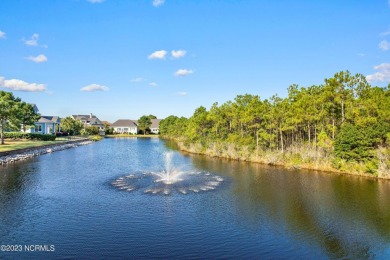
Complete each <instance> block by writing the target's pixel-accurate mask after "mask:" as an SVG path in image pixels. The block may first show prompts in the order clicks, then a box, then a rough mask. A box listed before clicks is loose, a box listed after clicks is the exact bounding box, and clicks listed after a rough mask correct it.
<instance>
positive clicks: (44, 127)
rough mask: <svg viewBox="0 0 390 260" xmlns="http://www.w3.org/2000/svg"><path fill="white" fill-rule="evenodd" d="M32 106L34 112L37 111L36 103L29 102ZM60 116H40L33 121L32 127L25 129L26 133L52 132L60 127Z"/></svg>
mask: <svg viewBox="0 0 390 260" xmlns="http://www.w3.org/2000/svg"><path fill="white" fill-rule="evenodd" d="M31 105H32V106H33V109H34V112H35V113H38V112H39V109H38V107H37V105H35V104H31ZM60 124H61V118H60V117H59V116H41V118H39V120H38V122H35V123H34V127H31V128H29V129H26V132H27V133H36V134H53V133H55V132H56V131H57V130H59V129H60ZM22 131H23V126H22Z"/></svg>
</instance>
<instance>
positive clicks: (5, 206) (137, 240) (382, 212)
mask: <svg viewBox="0 0 390 260" xmlns="http://www.w3.org/2000/svg"><path fill="white" fill-rule="evenodd" d="M167 172H170V173H172V174H176V173H179V174H178V176H179V177H177V178H175V179H174V181H171V180H169V181H164V180H163V179H164V178H163V177H164V176H166V175H164V174H167ZM0 244H1V245H2V251H0V258H6V259H8V258H17V259H20V258H26V259H27V258H30V259H31V258H45V259H48V258H64V259H69V258H78V259H80V258H81V259H106V258H130V259H132V258H133V259H134V258H136V259H144V258H148V259H150V258H164V259H177V258H180V259H183V258H202V259H215V258H228V259H237V258H298V257H299V258H304V259H313V258H316V259H328V258H360V259H361V258H376V259H380V258H389V257H390V181H383V180H374V179H367V178H360V177H355V176H343V175H334V174H327V173H319V172H314V171H304V170H286V169H283V168H277V167H270V166H264V165H259V164H251V163H244V162H236V161H228V160H221V159H212V158H207V157H204V156H197V155H188V154H182V153H180V152H178V151H175V150H174V149H172V148H171V145H170V144H169V143H166V142H165V141H163V140H160V139H157V138H151V139H143V138H138V139H137V138H129V139H125V138H118V139H105V140H103V141H100V142H96V143H94V144H91V145H86V146H82V147H78V148H74V149H69V150H64V151H60V152H55V153H52V154H47V155H43V156H40V157H36V158H33V159H31V160H28V161H23V162H18V163H15V164H10V165H8V166H5V167H1V168H0ZM11 245H12V246H11ZM19 245H20V246H21V247H19ZM31 245H37V247H32V246H31ZM10 250H14V251H18V252H11V251H10ZM20 250H21V251H20ZM29 250H30V251H29Z"/></svg>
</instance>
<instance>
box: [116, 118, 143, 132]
mask: <svg viewBox="0 0 390 260" xmlns="http://www.w3.org/2000/svg"><path fill="white" fill-rule="evenodd" d="M111 127H112V128H114V133H117V134H137V133H138V125H137V123H136V122H135V121H134V120H130V119H119V120H117V121H115V122H114V123H113V124H112V125H111Z"/></svg>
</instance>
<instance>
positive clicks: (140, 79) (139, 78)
mask: <svg viewBox="0 0 390 260" xmlns="http://www.w3.org/2000/svg"><path fill="white" fill-rule="evenodd" d="M142 81H145V79H144V78H141V77H138V78H134V79H131V80H130V82H133V83H139V82H142Z"/></svg>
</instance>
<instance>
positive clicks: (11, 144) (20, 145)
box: [0, 139, 64, 152]
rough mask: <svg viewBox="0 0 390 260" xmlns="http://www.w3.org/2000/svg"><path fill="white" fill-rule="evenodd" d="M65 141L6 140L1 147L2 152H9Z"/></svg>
mask: <svg viewBox="0 0 390 260" xmlns="http://www.w3.org/2000/svg"><path fill="white" fill-rule="evenodd" d="M62 142H64V141H36V140H13V139H5V140H4V144H3V145H0V152H8V151H13V150H19V149H24V148H31V147H38V146H44V145H49V144H58V143H62Z"/></svg>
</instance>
